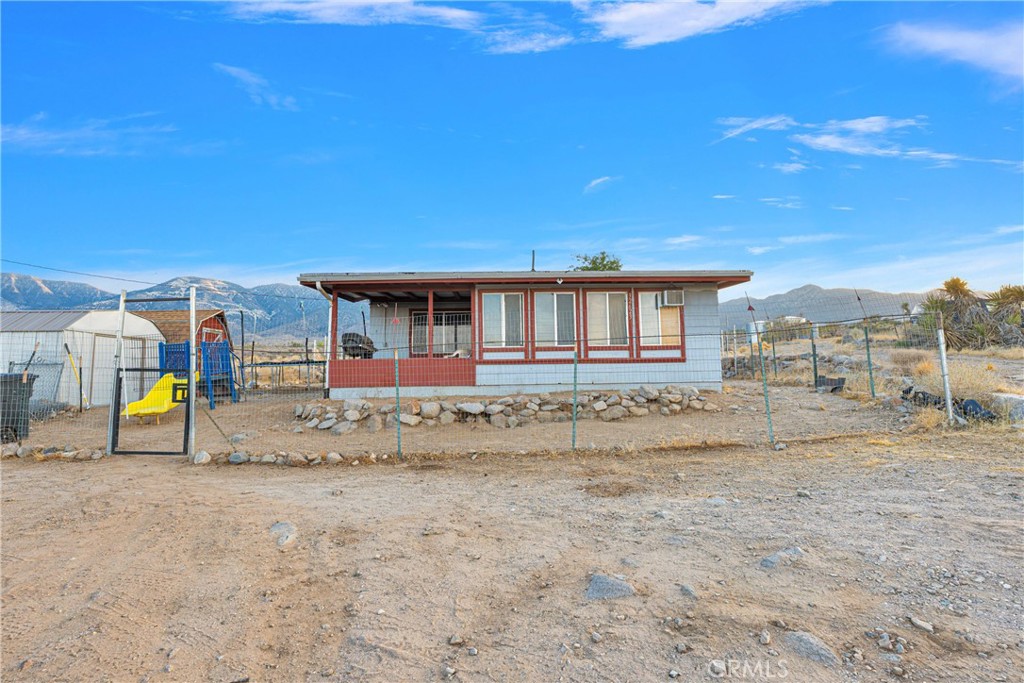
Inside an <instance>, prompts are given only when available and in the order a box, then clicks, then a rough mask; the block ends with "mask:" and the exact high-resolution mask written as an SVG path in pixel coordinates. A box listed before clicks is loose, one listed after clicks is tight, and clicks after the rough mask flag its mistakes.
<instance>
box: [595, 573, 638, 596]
mask: <svg viewBox="0 0 1024 683" xmlns="http://www.w3.org/2000/svg"><path fill="white" fill-rule="evenodd" d="M635 594H636V590H635V589H634V588H633V587H632V586H631V585H629V584H628V583H626V582H625V581H623V580H622V579H616V578H614V577H611V576H606V575H604V574H594V575H593V576H591V577H590V585H589V586H587V600H612V599H615V598H628V597H629V596H631V595H635Z"/></svg>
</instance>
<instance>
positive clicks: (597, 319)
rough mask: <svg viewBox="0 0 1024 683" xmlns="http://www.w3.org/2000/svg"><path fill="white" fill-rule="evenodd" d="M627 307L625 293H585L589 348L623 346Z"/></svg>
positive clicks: (626, 325) (625, 338) (625, 335)
mask: <svg viewBox="0 0 1024 683" xmlns="http://www.w3.org/2000/svg"><path fill="white" fill-rule="evenodd" d="M627 317H628V313H627V307H626V293H625V292H589V293H587V337H588V343H589V344H590V346H625V345H626V344H628V343H629V339H628V337H627V334H626V330H627V329H629V328H628V323H627Z"/></svg>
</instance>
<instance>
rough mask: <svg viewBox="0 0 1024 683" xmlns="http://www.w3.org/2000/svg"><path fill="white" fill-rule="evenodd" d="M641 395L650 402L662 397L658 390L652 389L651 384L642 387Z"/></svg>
mask: <svg viewBox="0 0 1024 683" xmlns="http://www.w3.org/2000/svg"><path fill="white" fill-rule="evenodd" d="M640 395H641V396H643V397H644V398H645V399H647V400H648V401H650V400H653V399H656V398H658V396H660V395H661V392H659V391H658V390H657V389H655V388H654V387H652V386H651V385H650V384H643V385H641V386H640Z"/></svg>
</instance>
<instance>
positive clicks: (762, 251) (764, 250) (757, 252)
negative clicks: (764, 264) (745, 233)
mask: <svg viewBox="0 0 1024 683" xmlns="http://www.w3.org/2000/svg"><path fill="white" fill-rule="evenodd" d="M781 248H782V247H767V246H764V247H747V253H748V254H753V255H754V256H760V255H761V254H767V253H768V252H770V251H775V250H776V249H781Z"/></svg>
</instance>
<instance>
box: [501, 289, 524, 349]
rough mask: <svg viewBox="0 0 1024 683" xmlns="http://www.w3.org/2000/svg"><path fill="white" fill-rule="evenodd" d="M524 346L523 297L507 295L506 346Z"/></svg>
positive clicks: (520, 295)
mask: <svg viewBox="0 0 1024 683" xmlns="http://www.w3.org/2000/svg"><path fill="white" fill-rule="evenodd" d="M522 345H523V295H522V294H506V295H505V346H522Z"/></svg>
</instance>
